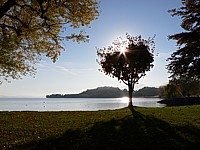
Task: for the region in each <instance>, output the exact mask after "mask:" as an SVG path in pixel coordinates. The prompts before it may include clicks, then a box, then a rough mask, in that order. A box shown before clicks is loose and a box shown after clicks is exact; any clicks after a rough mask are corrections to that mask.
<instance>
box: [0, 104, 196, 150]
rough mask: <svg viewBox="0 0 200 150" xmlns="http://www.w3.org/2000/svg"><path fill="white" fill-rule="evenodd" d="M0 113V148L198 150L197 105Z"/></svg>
mask: <svg viewBox="0 0 200 150" xmlns="http://www.w3.org/2000/svg"><path fill="white" fill-rule="evenodd" d="M135 109H136V111H137V112H138V113H137V115H136V114H135V115H134V116H133V115H132V113H131V111H130V110H129V109H127V108H124V109H120V110H108V111H96V112H95V111H94V112H0V149H3V150H4V149H19V150H22V149H29V150H30V149H37V150H38V149H43V150H44V149H48V150H51V149H52V150H58V149H61V150H62V149H66V150H70V149H99V150H105V149H109V150H110V149H134V150H135V149H167V150H168V149H177V150H181V149H185V150H189V149H192V150H194V149H199V147H200V105H196V106H181V107H165V108H138V107H136V108H135Z"/></svg>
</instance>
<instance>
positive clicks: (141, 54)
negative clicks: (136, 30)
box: [97, 34, 155, 110]
mask: <svg viewBox="0 0 200 150" xmlns="http://www.w3.org/2000/svg"><path fill="white" fill-rule="evenodd" d="M154 49H155V44H154V38H149V39H148V40H144V39H142V37H141V36H136V37H133V36H130V35H128V34H126V40H124V41H123V40H122V38H119V39H117V40H115V41H114V42H113V45H112V46H108V48H102V49H100V48H98V49H97V55H98V56H99V57H100V60H97V61H98V63H99V65H101V67H102V69H101V70H100V71H102V72H104V73H105V74H106V75H109V76H111V77H113V78H114V77H116V78H117V79H118V80H120V81H122V82H124V83H125V84H126V85H127V86H128V89H129V105H128V107H129V108H130V109H131V110H133V104H132V94H133V90H134V85H135V84H136V83H137V82H138V80H139V79H140V78H141V77H143V76H145V75H146V71H149V70H150V68H152V67H153V64H152V62H153V61H154V59H153V52H154Z"/></svg>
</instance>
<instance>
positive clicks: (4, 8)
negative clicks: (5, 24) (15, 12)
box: [0, 0, 16, 19]
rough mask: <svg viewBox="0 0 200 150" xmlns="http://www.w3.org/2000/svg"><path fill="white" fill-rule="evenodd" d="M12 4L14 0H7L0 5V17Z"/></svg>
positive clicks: (14, 2) (14, 3)
mask: <svg viewBox="0 0 200 150" xmlns="http://www.w3.org/2000/svg"><path fill="white" fill-rule="evenodd" d="M14 5H16V1H15V0H8V1H7V2H6V3H5V4H4V5H3V6H1V7H0V19H1V18H2V17H3V16H4V15H5V13H6V12H7V11H8V10H9V9H10V8H11V7H13V6H14Z"/></svg>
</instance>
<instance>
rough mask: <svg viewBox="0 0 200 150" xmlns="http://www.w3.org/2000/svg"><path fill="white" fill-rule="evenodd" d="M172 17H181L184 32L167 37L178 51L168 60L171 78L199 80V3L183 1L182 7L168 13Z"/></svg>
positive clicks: (188, 0)
mask: <svg viewBox="0 0 200 150" xmlns="http://www.w3.org/2000/svg"><path fill="white" fill-rule="evenodd" d="M169 12H170V13H171V14H172V16H181V18H182V24H181V27H182V28H183V29H184V30H185V32H182V33H178V34H174V35H171V36H169V39H173V40H177V45H178V46H179V47H178V50H177V51H176V52H174V53H173V54H172V55H171V57H170V58H169V59H168V60H169V64H168V66H167V68H168V70H169V73H170V74H171V77H172V78H180V77H186V78H197V79H200V70H199V66H200V1H199V0H187V1H186V0H183V6H182V7H181V8H179V9H172V10H170V11H169Z"/></svg>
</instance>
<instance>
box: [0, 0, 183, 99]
mask: <svg viewBox="0 0 200 150" xmlns="http://www.w3.org/2000/svg"><path fill="white" fill-rule="evenodd" d="M180 6H181V0H102V2H101V6H100V10H101V15H100V17H99V19H98V20H96V21H94V22H92V24H91V28H89V29H86V32H87V33H88V34H89V36H90V42H89V43H81V44H77V43H73V42H66V43H65V48H66V50H65V51H64V52H62V54H61V56H60V57H59V59H58V61H57V62H56V63H52V62H51V61H50V60H49V59H47V58H44V59H43V60H42V61H41V63H40V64H38V65H37V68H38V71H37V74H36V77H35V78H33V77H28V76H27V77H24V78H23V79H22V80H15V81H12V82H11V83H6V82H4V83H3V84H2V85H0V97H45V95H46V94H53V93H61V94H65V93H79V92H82V91H84V90H86V89H92V88H96V87H100V86H114V87H119V88H122V89H124V88H126V86H125V85H124V84H123V83H119V82H118V80H117V79H115V78H114V79H113V78H110V77H108V76H106V75H104V73H101V72H99V71H98V69H100V66H99V65H98V64H97V62H96V59H97V55H96V48H95V47H98V48H102V47H107V46H109V45H111V44H112V42H113V40H115V39H117V37H123V38H125V34H126V32H128V33H129V34H130V35H132V36H136V35H141V36H142V37H143V38H145V39H147V38H148V37H153V35H154V34H156V38H155V44H156V51H155V53H159V55H158V56H157V57H155V62H154V68H153V69H151V71H150V72H148V73H147V75H146V76H145V77H144V78H142V79H140V80H139V84H138V85H136V88H135V89H139V88H141V87H144V86H150V87H151V86H155V87H159V86H161V85H165V84H166V83H167V82H168V76H169V74H168V73H167V70H166V69H165V68H166V64H167V62H166V59H167V58H168V57H170V53H172V52H173V51H175V50H176V48H177V47H176V41H171V40H170V41H169V40H168V38H167V36H168V35H171V34H175V33H179V32H181V31H182V29H181V27H180V22H181V19H180V18H179V17H171V15H170V14H169V13H168V12H167V11H168V10H169V9H172V8H179V7H180Z"/></svg>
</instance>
